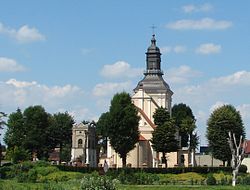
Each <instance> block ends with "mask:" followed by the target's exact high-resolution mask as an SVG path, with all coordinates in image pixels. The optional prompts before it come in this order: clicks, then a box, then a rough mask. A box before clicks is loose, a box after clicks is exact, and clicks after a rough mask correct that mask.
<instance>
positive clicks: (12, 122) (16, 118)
mask: <svg viewBox="0 0 250 190" xmlns="http://www.w3.org/2000/svg"><path fill="white" fill-rule="evenodd" d="M24 139H25V128H24V118H23V113H22V111H21V110H20V109H19V108H18V109H17V111H16V112H13V113H11V114H10V115H9V119H8V121H7V131H6V133H5V136H4V142H5V143H6V145H7V146H8V148H9V149H11V148H14V147H15V146H20V147H23V146H24Z"/></svg>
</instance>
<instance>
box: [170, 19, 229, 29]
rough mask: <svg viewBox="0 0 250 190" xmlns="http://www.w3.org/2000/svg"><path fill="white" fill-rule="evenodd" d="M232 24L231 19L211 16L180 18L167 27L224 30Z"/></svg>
mask: <svg viewBox="0 0 250 190" xmlns="http://www.w3.org/2000/svg"><path fill="white" fill-rule="evenodd" d="M231 26H232V22H231V21H225V20H220V21H216V20H213V19H211V18H203V19H201V20H186V19H183V20H178V21H176V22H173V23H169V24H167V25H166V27H167V28H170V29H174V30H223V29H227V28H229V27H231Z"/></svg>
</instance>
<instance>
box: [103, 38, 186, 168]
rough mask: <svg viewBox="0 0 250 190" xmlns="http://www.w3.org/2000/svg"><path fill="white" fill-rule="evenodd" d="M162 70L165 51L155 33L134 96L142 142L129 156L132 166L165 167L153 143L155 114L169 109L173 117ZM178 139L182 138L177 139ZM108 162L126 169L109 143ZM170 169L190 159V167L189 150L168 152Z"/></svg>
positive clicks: (169, 93) (128, 161)
mask: <svg viewBox="0 0 250 190" xmlns="http://www.w3.org/2000/svg"><path fill="white" fill-rule="evenodd" d="M162 76H163V71H162V70H161V52H160V49H159V47H157V46H156V39H155V35H154V34H153V36H152V39H151V44H150V46H149V47H148V49H147V52H146V70H145V72H144V78H143V79H142V80H141V81H139V82H138V84H137V86H136V87H135V89H134V94H133V95H132V102H133V104H134V105H135V106H136V107H137V109H138V114H139V116H140V118H141V119H140V122H139V132H140V137H139V142H138V143H137V144H136V147H135V148H134V149H133V150H132V151H130V152H129V153H128V155H127V164H128V165H129V166H131V167H159V166H161V156H162V155H161V154H160V153H157V152H155V151H154V150H153V148H152V144H151V142H150V140H151V138H152V132H153V131H154V129H155V128H156V126H155V124H154V120H153V114H154V112H155V110H156V109H157V108H159V107H163V108H166V109H167V110H168V111H169V112H170V114H171V108H172V105H171V103H172V95H173V92H172V90H171V89H170V87H169V85H168V84H167V83H166V81H165V80H164V79H163V77H162ZM177 138H178V137H177ZM107 149H108V150H107V161H108V162H109V165H110V166H114V167H122V160H121V158H120V157H119V155H118V154H117V153H115V151H114V150H113V149H112V147H111V145H110V144H108V148H107ZM166 157H167V161H168V166H169V167H174V166H177V165H180V160H181V157H182V159H183V158H184V159H183V160H186V161H185V163H182V165H183V164H184V165H188V163H187V160H188V154H187V151H185V150H179V151H177V152H172V153H168V154H167V155H166Z"/></svg>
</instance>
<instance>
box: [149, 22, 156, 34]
mask: <svg viewBox="0 0 250 190" xmlns="http://www.w3.org/2000/svg"><path fill="white" fill-rule="evenodd" d="M150 28H152V33H153V36H154V35H155V29H156V26H155V25H154V24H153V25H152V26H151V27H150Z"/></svg>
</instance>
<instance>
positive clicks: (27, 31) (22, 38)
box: [0, 23, 45, 43]
mask: <svg viewBox="0 0 250 190" xmlns="http://www.w3.org/2000/svg"><path fill="white" fill-rule="evenodd" d="M0 34H3V35H7V36H9V37H11V38H13V39H15V40H17V41H18V42H20V43H30V42H35V41H43V40H45V36H44V35H43V34H41V33H40V32H39V31H38V29H36V28H35V27H29V26H28V25H23V26H21V27H20V28H19V29H14V28H9V27H7V26H4V25H3V24H2V23H0Z"/></svg>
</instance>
